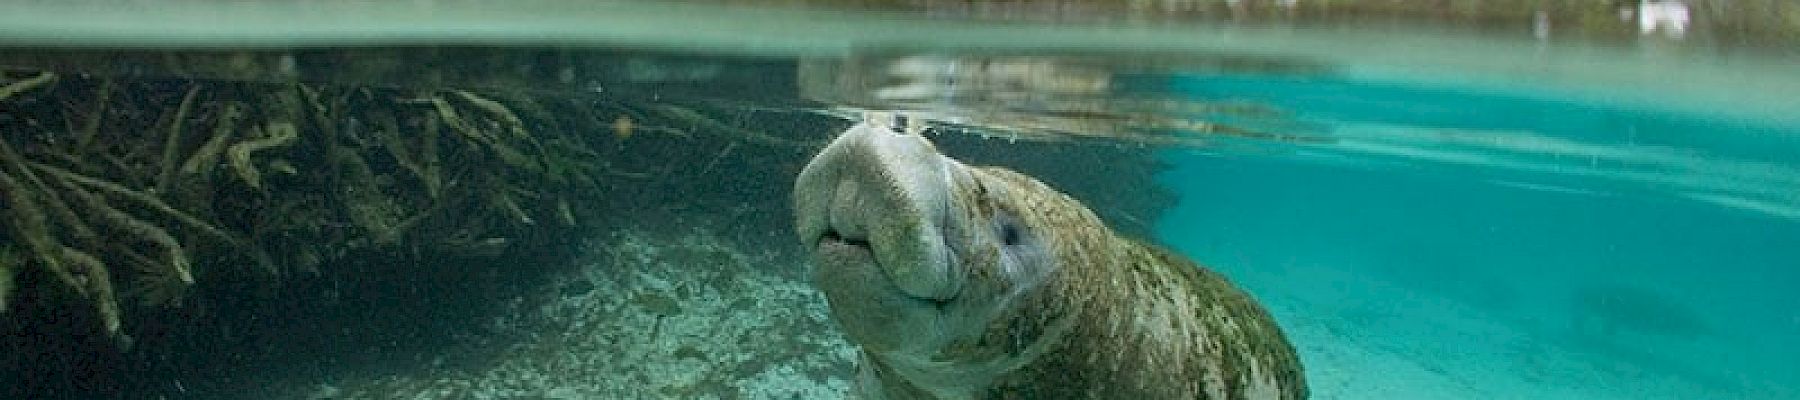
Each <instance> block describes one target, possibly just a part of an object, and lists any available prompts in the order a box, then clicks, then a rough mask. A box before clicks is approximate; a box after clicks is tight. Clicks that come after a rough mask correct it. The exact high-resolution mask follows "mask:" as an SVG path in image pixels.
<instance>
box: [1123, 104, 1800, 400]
mask: <svg viewBox="0 0 1800 400" xmlns="http://www.w3.org/2000/svg"><path fill="white" fill-rule="evenodd" d="M1177 86H1178V87H1181V88H1182V89H1184V90H1190V91H1193V92H1194V93H1196V94H1202V95H1205V96H1218V97H1245V98H1256V99H1259V100H1261V101H1267V102H1271V103H1277V104H1283V105H1286V106H1288V108H1289V109H1294V110H1303V111H1298V113H1299V114H1301V115H1304V116H1305V117H1302V118H1306V119H1316V121H1318V122H1319V123H1321V124H1326V125H1327V126H1329V128H1325V129H1326V130H1330V131H1332V132H1333V133H1332V134H1331V135H1333V136H1335V137H1341V138H1344V139H1345V140H1343V141H1342V142H1337V143H1332V144H1323V145H1318V146H1287V145H1283V146H1252V147H1255V148H1257V149H1260V150H1263V151H1258V152H1244V151H1235V152H1234V151H1229V150H1215V151H1205V150H1201V151H1194V150H1173V151H1168V152H1167V154H1166V156H1165V159H1166V160H1169V161H1170V162H1171V163H1173V164H1174V165H1175V168H1174V170H1173V171H1171V172H1169V173H1167V174H1165V175H1163V177H1162V179H1163V181H1164V182H1167V183H1168V184H1169V185H1172V186H1174V187H1177V188H1178V191H1179V192H1180V193H1182V194H1183V195H1184V197H1183V201H1182V203H1181V204H1180V205H1179V206H1177V207H1176V209H1175V210H1174V211H1173V212H1171V213H1170V214H1169V215H1167V216H1166V218H1165V219H1164V220H1163V222H1162V224H1161V227H1160V229H1159V234H1160V235H1161V237H1162V239H1163V240H1165V241H1168V242H1169V243H1171V244H1172V245H1173V246H1175V247H1177V248H1180V249H1182V250H1184V251H1186V252H1188V253H1190V254H1194V255H1196V257H1199V258H1200V259H1204V260H1212V262H1213V263H1214V264H1215V265H1217V266H1219V267H1220V268H1222V269H1224V270H1226V271H1229V272H1228V273H1232V274H1234V275H1235V276H1240V277H1242V278H1243V279H1244V280H1245V282H1246V283H1247V284H1248V285H1249V286H1251V287H1252V290H1255V291H1257V292H1259V293H1266V294H1270V295H1271V296H1276V297H1277V298H1278V299H1286V300H1271V301H1272V302H1275V303H1277V305H1275V306H1274V307H1275V308H1276V309H1277V310H1283V309H1284V308H1285V310H1283V311H1285V314H1286V316H1287V317H1288V319H1287V320H1289V321H1306V322H1297V323H1296V324H1297V325H1301V327H1299V328H1298V329H1296V331H1297V332H1299V333H1297V335H1298V336H1301V339H1297V340H1298V341H1300V342H1302V343H1306V342H1309V340H1308V339H1307V337H1309V336H1311V337H1312V338H1313V340H1316V341H1314V343H1318V341H1335V340H1344V341H1346V342H1347V343H1358V344H1355V345H1350V346H1351V347H1357V346H1362V347H1373V348H1378V349H1384V350H1383V351H1385V352H1386V353H1382V354H1385V357H1389V358H1391V360H1390V361H1392V362H1377V363H1373V364H1358V362H1366V360H1368V359H1382V358H1383V357H1384V356H1382V355H1377V356H1364V357H1361V358H1360V359H1359V361H1347V360H1345V359H1344V357H1343V354H1344V351H1343V349H1322V348H1316V347H1315V348H1311V349H1310V350H1311V351H1310V352H1306V353H1309V356H1310V358H1309V360H1308V361H1309V362H1310V364H1309V367H1315V368H1316V367H1324V366H1326V365H1342V366H1345V368H1346V369H1350V368H1355V367H1362V368H1370V367H1373V368H1380V369H1386V370H1393V371H1395V372H1394V373H1395V374H1399V375H1404V374H1405V372H1401V371H1411V370H1421V369H1423V370H1435V371H1439V372H1441V373H1434V374H1430V375H1436V376H1439V377H1453V378H1450V379H1446V381H1439V382H1434V383H1433V384H1422V385H1418V386H1414V387H1413V388H1412V390H1413V391H1389V390H1392V389H1393V388H1392V386H1390V385H1394V384H1392V383H1385V384H1384V383H1372V382H1370V381H1368V380H1364V379H1362V378H1361V377H1360V375H1355V374H1352V375H1353V376H1351V377H1334V376H1331V374H1327V376H1326V377H1322V380H1325V381H1338V382H1334V383H1338V384H1342V385H1344V386H1342V388H1343V389H1346V390H1343V391H1341V392H1336V393H1332V392H1326V393H1324V398H1365V397H1364V395H1367V394H1369V393H1389V394H1390V395H1395V396H1404V397H1416V398H1633V397H1635V398H1787V397H1791V396H1793V395H1794V389H1793V388H1794V386H1793V383H1794V382H1796V380H1795V378H1796V376H1795V375H1794V374H1792V373H1791V372H1790V371H1789V370H1788V369H1786V368H1783V367H1781V366H1780V365H1781V364H1783V363H1785V362H1786V361H1785V360H1790V359H1793V358H1794V357H1795V356H1796V354H1797V352H1800V344H1797V343H1796V342H1795V341H1794V340H1793V339H1792V338H1794V337H1796V336H1795V335H1796V334H1800V319H1797V318H1796V317H1797V315H1796V314H1795V313H1794V311H1793V309H1792V307H1791V305H1792V304H1794V302H1795V301H1796V299H1794V298H1793V297H1792V294H1791V293H1792V292H1791V288H1794V287H1796V285H1800V275H1797V274H1795V273H1794V272H1793V271H1792V269H1791V268H1789V267H1787V266H1788V265H1789V264H1791V261H1790V260H1792V259H1793V258H1794V257H1795V256H1796V255H1800V254H1797V253H1796V250H1795V248H1794V247H1793V245H1792V243H1793V239H1792V238H1793V237H1795V236H1794V235H1795V234H1796V233H1800V224H1797V223H1796V221H1795V219H1794V216H1795V214H1794V212H1793V209H1792V208H1791V204H1793V203H1792V199H1793V196H1794V193H1800V192H1796V191H1795V187H1794V186H1793V184H1792V183H1791V182H1792V177H1794V176H1796V175H1795V174H1794V173H1793V172H1792V167H1793V165H1794V160H1795V159H1794V155H1795V154H1796V153H1795V149H1796V147H1795V146H1794V144H1793V143H1792V140H1793V139H1794V138H1795V137H1796V136H1795V135H1794V134H1795V131H1794V130H1793V129H1792V128H1784V127H1780V126H1766V125H1763V126H1759V125H1754V124H1735V123H1731V122H1728V121H1720V120H1716V119H1707V118H1701V117H1694V116H1684V115H1680V114H1671V113H1659V112H1645V111H1641V110H1632V109H1629V108H1618V107H1612V106H1606V105H1597V104H1592V103H1579V102H1570V101H1558V100H1555V99H1548V100H1547V99H1545V98H1543V97H1537V96H1533V97H1527V96H1524V95H1521V94H1520V93H1518V92H1513V93H1479V92H1470V91H1459V90H1444V89H1441V88H1429V89H1425V88H1416V87H1413V88H1408V87H1399V86H1394V85H1389V84H1359V83H1346V82H1333V81H1316V80H1299V79H1286V78H1267V77H1250V78H1245V77H1204V78H1194V79H1190V80H1184V81H1181V82H1180V83H1178V84H1177ZM1271 147H1273V148H1271ZM1304 282H1310V283H1304ZM1296 286H1298V287H1306V288H1307V289H1299V288H1297V287H1296ZM1606 291H1619V292H1618V293H1632V294H1626V295H1617V296H1618V297H1610V298H1621V299H1623V298H1629V299H1631V300H1621V301H1622V302H1623V301H1631V302H1637V303H1641V304H1636V305H1634V307H1642V308H1644V309H1643V310H1638V311H1641V312H1643V313H1644V314H1643V315H1634V316H1627V315H1630V314H1634V313H1633V312H1623V311H1617V310H1610V311H1609V310H1604V307H1601V308H1596V307H1594V304H1592V298H1591V297H1588V296H1593V293H1596V292H1606ZM1638 294H1643V296H1642V297H1639V296H1637V295H1638ZM1598 296H1599V297H1603V298H1607V297H1609V296H1615V294H1601V295H1598ZM1284 302H1288V303H1287V304H1285V305H1284V304H1281V303H1284ZM1290 307H1291V308H1290ZM1283 311H1277V313H1278V314H1280V313H1283ZM1371 313H1373V314H1377V315H1381V316H1382V317H1381V318H1371V317H1368V316H1367V314H1371ZM1609 313H1610V315H1609ZM1597 314H1598V315H1597ZM1586 318H1603V319H1605V318H1619V319H1635V318H1652V319H1657V318H1661V319H1668V320H1681V319H1690V318H1692V319H1694V322H1695V323H1696V325H1703V326H1704V328H1705V333H1696V334H1691V335H1690V334H1683V333H1681V332H1679V330H1678V329H1673V327H1671V326H1663V325H1658V324H1640V326H1638V327H1637V329H1633V328H1619V329H1618V330H1616V331H1609V330H1606V329H1595V328H1594V327H1593V325H1590V324H1588V323H1587V321H1586V320H1585V319H1586ZM1469 319H1478V320H1482V321H1484V322H1489V323H1493V324H1495V325H1492V326H1481V325H1479V324H1472V323H1471V322H1470V321H1469ZM1321 320H1324V321H1327V322H1319V321H1321ZM1332 323H1342V324H1347V326H1348V327H1347V328H1340V329H1343V330H1345V331H1353V332H1355V334H1351V335H1346V334H1344V333H1343V332H1331V333H1317V331H1316V330H1313V329H1308V328H1307V326H1309V325H1314V324H1319V325H1330V324H1332ZM1619 323H1620V324H1621V325H1633V324H1634V323H1631V322H1626V321H1624V320H1621V321H1619ZM1664 328H1670V329H1664ZM1364 335H1366V336H1364ZM1347 336H1348V337H1347ZM1358 336H1364V337H1366V339H1364V340H1361V341H1358V340H1357V339H1355V337H1358ZM1546 357H1547V358H1551V359H1554V360H1555V361H1544V358H1546ZM1413 363H1423V364H1413ZM1352 366H1354V367H1352ZM1324 368H1333V367H1324ZM1634 368H1641V369H1634ZM1445 371H1447V372H1445ZM1546 376H1548V377H1554V378H1546ZM1449 393H1454V394H1449Z"/></svg>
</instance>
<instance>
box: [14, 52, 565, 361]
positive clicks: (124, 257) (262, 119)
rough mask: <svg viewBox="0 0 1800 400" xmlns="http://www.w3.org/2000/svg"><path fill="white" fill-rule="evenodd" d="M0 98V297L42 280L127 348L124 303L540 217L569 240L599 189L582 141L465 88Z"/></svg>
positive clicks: (235, 86)
mask: <svg viewBox="0 0 1800 400" xmlns="http://www.w3.org/2000/svg"><path fill="white" fill-rule="evenodd" d="M3 82H5V86H4V87H0V94H4V97H0V105H4V106H6V107H9V110H8V115H9V116H11V117H12V120H11V121H9V123H8V124H6V125H5V126H4V127H0V129H4V130H5V132H4V133H5V135H4V137H3V140H0V191H3V192H4V197H5V199H4V201H5V205H6V208H5V212H6V213H7V216H8V218H7V219H6V222H5V223H3V224H0V227H4V230H3V232H4V233H3V234H4V236H0V237H4V238H6V239H8V242H11V243H17V246H16V249H15V247H12V246H9V247H8V248H7V249H6V250H7V251H6V253H5V255H6V257H4V261H6V263H5V264H4V267H3V268H4V272H5V274H4V275H6V279H5V280H4V281H3V282H0V283H3V284H0V295H6V294H11V293H12V292H14V291H17V290H32V289H34V288H16V287H14V286H13V285H14V284H13V282H14V279H13V277H14V276H13V275H14V274H19V273H44V274H47V275H48V276H51V277H54V281H55V282H58V283H59V286H61V288H60V289H55V290H68V291H71V292H73V293H75V294H76V295H77V296H76V297H77V298H79V299H82V300H83V301H85V302H87V303H89V307H90V308H91V309H92V310H93V311H92V313H94V314H95V315H97V316H98V319H99V321H100V323H101V325H102V326H101V327H100V328H101V330H102V331H103V332H104V333H105V334H106V335H107V336H110V337H113V338H114V339H115V341H117V342H119V343H120V344H126V343H130V339H129V336H128V335H127V334H126V331H125V329H124V327H125V321H126V318H125V316H124V315H123V312H122V311H121V310H122V307H121V306H120V303H121V302H122V301H131V302H135V303H136V304H142V305H144V306H148V307H167V306H178V305H180V304H181V302H182V299H183V298H184V297H185V295H186V293H187V292H188V291H189V289H190V287H191V286H193V285H196V284H199V283H201V282H205V281H230V280H242V279H253V280H266V281H279V280H280V279H281V277H283V276H286V275H289V274H293V273H296V272H304V273H313V274H316V273H319V271H318V267H319V265H321V264H323V263H326V262H328V261H330V260H332V259H334V258H336V257H340V256H342V255H344V254H349V253H353V252H357V251H361V249H395V248H397V247H398V246H402V245H404V246H407V247H410V249H408V250H409V251H453V250H454V249H459V248H461V249H468V248H480V247H481V246H475V244H481V243H499V244H501V245H502V246H504V244H505V243H507V242H508V240H507V238H510V237H516V236H519V235H521V234H524V231H525V229H526V228H528V227H530V226H531V225H533V224H534V223H535V221H536V220H539V219H553V220H556V221H561V222H562V223H561V224H560V225H558V229H569V228H573V227H575V225H577V220H578V218H577V217H576V215H575V214H576V213H575V211H574V210H575V209H578V207H574V206H571V205H570V203H571V202H574V201H577V198H578V197H581V196H583V194H584V193H585V194H587V195H588V198H596V197H597V196H592V194H594V193H595V192H598V191H599V190H600V186H599V183H597V182H598V180H599V179H600V178H599V177H598V176H597V175H598V173H597V171H599V169H598V168H597V167H595V166H594V163H595V162H596V161H598V160H597V159H595V158H594V157H591V156H590V155H589V154H590V153H591V151H589V150H587V144H586V142H585V141H584V140H581V139H580V138H575V137H569V136H567V135H570V134H571V133H568V131H561V130H553V131H534V130H532V129H531V128H530V127H528V126H527V122H526V121H525V120H524V119H523V118H521V117H520V116H519V115H518V114H516V113H515V112H514V111H512V110H513V107H511V106H508V105H507V104H506V103H505V102H502V101H498V100H493V99H490V98H489V97H487V96H484V95H482V94H478V93H475V92H471V91H463V90H398V89H392V90H376V89H368V88H351V87H343V86H330V85H308V84H301V83H292V82H290V83H276V84H264V83H239V82H216V81H214V82H206V81H203V82H165V81H139V82H129V83H120V82H114V81H112V80H108V79H95V78H72V77H65V76H59V75H57V74H54V73H50V72H37V73H33V74H31V75H24V76H23V77H20V78H16V79H10V80H7V81H3ZM171 85H174V86H177V87H180V88H182V90H179V91H176V92H175V93H180V96H179V97H178V98H176V99H167V98H160V97H159V96H163V95H164V94H165V92H164V91H162V90H161V89H162V88H166V87H168V86H171ZM27 97H29V98H27ZM168 100H176V101H175V102H174V104H173V107H168V103H167V101H168ZM420 104H425V105H428V106H429V107H420V106H419V105H420ZM165 107H166V108H165ZM140 118H145V119H153V120H155V121H157V122H156V123H155V124H156V125H155V126H154V127H148V128H147V127H145V126H143V123H142V122H140V120H139V119H140ZM364 121H368V122H364ZM446 129H447V130H448V132H440V131H442V130H446ZM546 139H550V140H555V141H556V143H557V145H555V146H548V145H546V144H545V143H546V142H548V141H549V140H546ZM392 166H398V168H394V167H392ZM339 221H342V222H339ZM402 238H407V239H410V240H407V241H404V242H403V241H401V240H400V239H402ZM14 254H18V255H17V256H15V255H14ZM0 304H5V303H0Z"/></svg>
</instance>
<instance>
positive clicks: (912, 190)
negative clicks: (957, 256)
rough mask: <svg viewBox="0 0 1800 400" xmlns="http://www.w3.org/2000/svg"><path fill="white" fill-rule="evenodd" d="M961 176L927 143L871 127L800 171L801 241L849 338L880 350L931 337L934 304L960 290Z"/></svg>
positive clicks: (851, 132) (860, 128) (857, 130)
mask: <svg viewBox="0 0 1800 400" xmlns="http://www.w3.org/2000/svg"><path fill="white" fill-rule="evenodd" d="M961 168H962V167H961V165H960V164H958V163H956V161H954V160H951V159H949V158H947V157H944V156H942V155H940V154H938V152H937V149H936V148H934V147H933V146H932V145H931V142H929V141H927V140H925V139H924V138H922V137H919V136H917V135H909V134H905V133H901V132H898V131H896V130H894V129H892V128H891V127H888V126H885V124H882V123H879V122H869V121H865V122H863V123H861V124H858V125H856V126H854V127H851V128H850V129H848V130H846V131H845V132H844V134H842V135H840V136H838V138H837V139H836V140H833V141H832V142H831V144H829V145H827V146H826V147H825V149H824V150H821V151H820V152H819V154H818V155H816V156H814V157H813V159H812V161H811V162H809V163H807V165H806V168H805V169H803V170H802V171H801V172H800V176H799V178H798V179H797V180H796V182H795V185H794V212H795V216H796V218H795V219H796V220H795V225H796V228H797V232H798V233H799V235H800V240H801V243H802V244H803V245H805V246H809V250H810V251H812V253H813V254H814V258H815V264H816V270H815V271H814V273H813V274H814V279H815V280H816V281H818V283H819V284H820V285H819V286H820V287H821V288H824V289H825V290H824V291H825V294H826V297H827V298H828V299H829V300H830V301H831V302H832V309H833V312H834V313H837V314H840V315H839V317H840V318H838V320H839V321H840V322H843V323H844V324H845V325H846V326H845V328H846V330H847V331H849V333H850V334H851V335H852V336H859V337H861V338H860V339H866V340H872V341H875V342H876V345H879V344H880V343H882V342H891V341H893V340H892V339H881V338H876V337H875V336H884V337H887V336H895V335H894V334H895V333H896V332H905V331H911V330H925V329H926V328H929V325H931V324H933V322H932V321H933V320H934V318H935V317H934V316H933V315H931V314H930V310H929V309H930V308H931V307H930V305H931V304H933V303H936V302H942V301H945V300H948V299H950V298H952V297H954V296H955V295H956V293H957V292H958V290H959V289H960V286H961V284H962V283H961V282H960V278H959V277H960V275H961V274H960V272H959V271H958V267H957V264H956V262H955V261H954V260H953V257H952V255H951V252H950V249H949V247H948V245H947V244H946V239H945V230H946V228H947V227H948V225H950V224H952V219H953V218H952V215H951V213H950V201H951V199H950V196H951V192H950V191H951V188H952V185H953V184H954V182H955V181H956V180H957V179H967V178H966V177H959V176H960V175H963V174H966V172H963V171H962V170H961ZM874 315H882V316H886V317H872V316H874ZM859 332H861V333H859ZM896 345H898V344H896Z"/></svg>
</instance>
